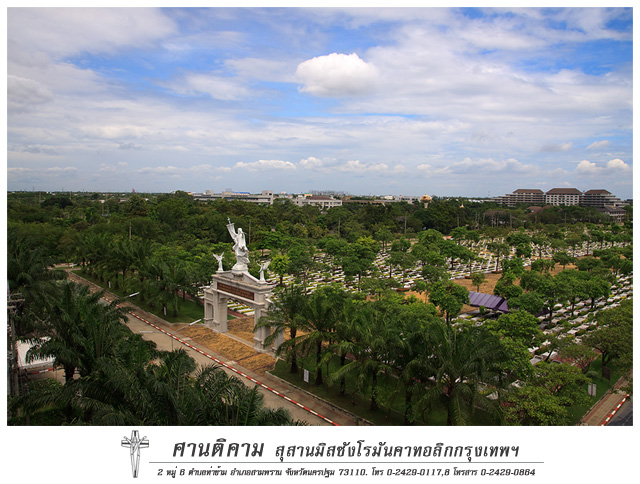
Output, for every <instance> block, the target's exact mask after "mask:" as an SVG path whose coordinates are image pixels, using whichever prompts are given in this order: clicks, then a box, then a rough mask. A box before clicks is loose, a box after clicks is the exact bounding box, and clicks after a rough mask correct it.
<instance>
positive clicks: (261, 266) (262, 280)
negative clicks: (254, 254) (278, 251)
mask: <svg viewBox="0 0 640 484" xmlns="http://www.w3.org/2000/svg"><path fill="white" fill-rule="evenodd" d="M269 264H271V261H270V260H268V261H267V262H265V263H263V264H260V282H267V281H266V280H265V279H264V271H266V270H267V267H269Z"/></svg>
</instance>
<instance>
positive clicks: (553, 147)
mask: <svg viewBox="0 0 640 484" xmlns="http://www.w3.org/2000/svg"><path fill="white" fill-rule="evenodd" d="M571 148H573V143H572V142H569V143H560V144H549V145H544V146H543V147H542V148H540V151H545V152H548V153H559V152H561V151H569V150H570V149H571Z"/></svg>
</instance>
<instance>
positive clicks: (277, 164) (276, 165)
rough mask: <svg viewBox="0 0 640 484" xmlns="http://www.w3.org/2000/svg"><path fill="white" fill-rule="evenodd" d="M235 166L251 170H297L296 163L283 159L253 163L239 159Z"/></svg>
mask: <svg viewBox="0 0 640 484" xmlns="http://www.w3.org/2000/svg"><path fill="white" fill-rule="evenodd" d="M235 168H245V169H247V170H249V171H259V170H295V169H296V165H294V164H293V163H291V162H290V161H282V160H258V161H254V162H251V163H245V162H243V161H239V162H238V163H236V164H235Z"/></svg>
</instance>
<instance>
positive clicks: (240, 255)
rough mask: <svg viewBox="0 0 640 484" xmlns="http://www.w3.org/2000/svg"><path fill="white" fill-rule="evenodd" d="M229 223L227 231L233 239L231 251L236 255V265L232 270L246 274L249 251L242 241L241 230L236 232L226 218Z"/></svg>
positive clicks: (242, 234) (243, 240) (242, 233)
mask: <svg viewBox="0 0 640 484" xmlns="http://www.w3.org/2000/svg"><path fill="white" fill-rule="evenodd" d="M227 220H228V221H229V223H228V224H227V229H228V230H229V234H230V235H231V238H232V239H233V242H234V243H233V251H234V252H235V254H236V263H235V265H234V266H233V268H232V270H233V271H236V272H247V271H248V270H249V249H247V243H246V241H245V239H244V232H243V231H242V229H240V228H239V229H238V231H237V232H236V231H235V230H234V229H235V227H234V224H233V223H232V222H231V220H229V218H227Z"/></svg>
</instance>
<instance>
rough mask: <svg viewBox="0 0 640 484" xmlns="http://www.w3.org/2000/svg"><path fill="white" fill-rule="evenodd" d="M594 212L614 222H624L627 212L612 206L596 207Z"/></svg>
mask: <svg viewBox="0 0 640 484" xmlns="http://www.w3.org/2000/svg"><path fill="white" fill-rule="evenodd" d="M596 210H598V212H602V213H604V214H605V215H608V216H609V217H611V219H612V220H613V221H614V222H622V221H624V218H625V216H626V215H627V211H626V210H625V209H624V208H620V207H614V206H613V205H605V206H604V207H598V208H597V209H596Z"/></svg>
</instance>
